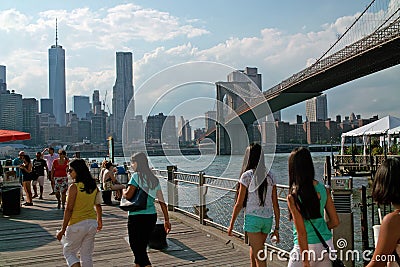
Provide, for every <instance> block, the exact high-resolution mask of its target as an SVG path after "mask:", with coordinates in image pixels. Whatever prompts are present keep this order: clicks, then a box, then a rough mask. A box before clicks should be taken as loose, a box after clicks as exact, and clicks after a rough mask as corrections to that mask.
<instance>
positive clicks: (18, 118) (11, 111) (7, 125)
mask: <svg viewBox="0 0 400 267" xmlns="http://www.w3.org/2000/svg"><path fill="white" fill-rule="evenodd" d="M0 107H1V109H0V129H4V130H17V131H22V130H23V113H22V95H20V94H16V93H15V92H14V90H12V91H11V93H9V92H7V93H4V94H1V95H0Z"/></svg>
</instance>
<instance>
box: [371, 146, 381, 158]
mask: <svg viewBox="0 0 400 267" xmlns="http://www.w3.org/2000/svg"><path fill="white" fill-rule="evenodd" d="M371 154H372V156H376V155H383V148H382V147H380V146H378V147H374V148H373V149H372V153H371Z"/></svg>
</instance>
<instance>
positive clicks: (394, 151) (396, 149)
mask: <svg viewBox="0 0 400 267" xmlns="http://www.w3.org/2000/svg"><path fill="white" fill-rule="evenodd" d="M389 153H390V154H391V155H397V154H399V147H398V145H397V144H394V145H392V146H391V147H390V148H389Z"/></svg>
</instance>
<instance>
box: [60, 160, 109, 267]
mask: <svg viewBox="0 0 400 267" xmlns="http://www.w3.org/2000/svg"><path fill="white" fill-rule="evenodd" d="M68 172H69V173H70V175H71V178H72V179H73V180H74V183H73V184H71V185H70V187H69V190H68V199H67V208H66V209H65V212H64V220H63V224H62V228H61V231H60V232H58V234H57V239H58V240H61V239H62V237H63V235H65V241H64V242H63V254H64V257H65V259H66V261H67V264H68V266H72V267H77V266H85V267H86V266H88V267H89V266H90V267H91V266H93V261H92V254H93V249H94V236H95V235H96V232H98V231H100V230H101V228H102V226H103V222H102V209H101V205H100V203H101V201H96V195H97V193H98V192H99V190H98V189H97V185H96V180H95V179H93V178H92V175H91V174H90V171H89V169H88V167H87V166H86V163H85V161H84V160H83V159H75V160H73V161H71V163H70V164H69V169H68ZM94 207H95V208H94ZM78 252H79V254H80V259H79V258H78V256H77V253H78Z"/></svg>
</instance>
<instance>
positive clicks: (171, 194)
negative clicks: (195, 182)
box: [167, 165, 178, 211]
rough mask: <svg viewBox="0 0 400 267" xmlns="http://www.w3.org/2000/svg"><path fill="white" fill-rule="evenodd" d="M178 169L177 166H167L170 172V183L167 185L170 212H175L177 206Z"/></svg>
mask: <svg viewBox="0 0 400 267" xmlns="http://www.w3.org/2000/svg"><path fill="white" fill-rule="evenodd" d="M177 169H178V168H177V167H176V165H170V166H167V172H168V183H167V192H168V211H174V208H175V205H176V204H177V201H176V200H177V197H176V196H177V195H176V192H175V190H176V186H175V171H176V170H177Z"/></svg>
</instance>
